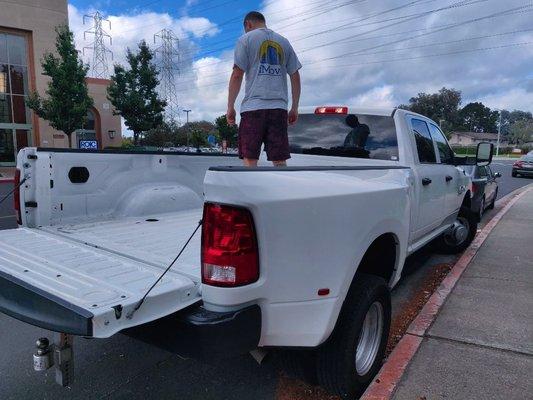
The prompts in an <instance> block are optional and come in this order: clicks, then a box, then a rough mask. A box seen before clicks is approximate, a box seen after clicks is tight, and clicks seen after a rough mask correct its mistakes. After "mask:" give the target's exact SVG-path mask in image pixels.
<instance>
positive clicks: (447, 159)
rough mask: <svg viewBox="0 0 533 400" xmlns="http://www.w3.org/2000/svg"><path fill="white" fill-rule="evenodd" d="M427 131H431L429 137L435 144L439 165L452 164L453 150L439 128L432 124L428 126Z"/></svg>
mask: <svg viewBox="0 0 533 400" xmlns="http://www.w3.org/2000/svg"><path fill="white" fill-rule="evenodd" d="M429 129H430V131H431V137H432V138H433V140H434V141H435V143H436V144H437V149H438V150H439V156H440V162H441V164H453V158H454V155H453V150H452V149H451V148H450V146H449V145H448V142H447V141H446V138H445V137H444V134H443V133H442V132H441V130H440V129H439V128H437V127H436V126H435V125H433V124H429Z"/></svg>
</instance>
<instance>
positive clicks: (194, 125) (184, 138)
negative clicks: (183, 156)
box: [177, 121, 215, 146]
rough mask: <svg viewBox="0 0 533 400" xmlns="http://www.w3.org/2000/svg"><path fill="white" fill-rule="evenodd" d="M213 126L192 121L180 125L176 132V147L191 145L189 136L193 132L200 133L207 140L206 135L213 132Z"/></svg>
mask: <svg viewBox="0 0 533 400" xmlns="http://www.w3.org/2000/svg"><path fill="white" fill-rule="evenodd" d="M214 129H215V125H213V123H211V122H209V121H194V122H189V123H188V124H184V125H182V126H181V127H180V128H179V130H178V135H177V136H178V138H177V142H178V143H177V145H178V146H185V145H187V144H189V145H193V144H192V142H191V135H192V132H193V131H200V132H202V133H203V134H204V136H205V137H206V138H207V135H208V134H209V133H211V132H213V131H214ZM206 140H207V139H206Z"/></svg>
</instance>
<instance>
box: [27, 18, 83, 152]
mask: <svg viewBox="0 0 533 400" xmlns="http://www.w3.org/2000/svg"><path fill="white" fill-rule="evenodd" d="M56 33H57V37H56V52H57V55H55V54H53V53H50V52H48V53H45V55H44V57H43V59H42V61H41V66H42V68H43V71H44V75H46V76H49V77H50V81H49V82H48V88H47V90H46V95H47V97H46V98H43V97H41V96H40V95H39V94H38V93H37V92H33V93H31V94H30V96H29V98H28V100H27V105H28V107H29V108H31V109H32V110H33V111H34V112H35V113H36V114H37V115H38V116H39V117H41V118H43V119H45V120H47V121H48V122H49V123H50V125H51V126H52V128H54V129H57V130H59V131H62V132H63V133H65V135H67V137H68V144H69V147H72V139H71V135H72V132H74V131H75V130H76V129H80V128H81V127H82V126H83V124H84V123H85V121H86V118H87V111H89V108H91V107H92V106H93V100H92V99H91V98H90V97H89V92H88V89H87V82H86V81H85V78H86V77H87V71H88V69H89V67H88V66H87V65H84V64H83V62H82V61H81V60H80V59H79V57H78V52H77V51H76V47H75V45H74V35H73V33H72V32H71V31H70V30H69V28H68V26H66V25H61V26H58V27H57V28H56Z"/></svg>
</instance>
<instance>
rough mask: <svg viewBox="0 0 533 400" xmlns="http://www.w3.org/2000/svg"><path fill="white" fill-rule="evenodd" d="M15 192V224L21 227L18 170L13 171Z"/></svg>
mask: <svg viewBox="0 0 533 400" xmlns="http://www.w3.org/2000/svg"><path fill="white" fill-rule="evenodd" d="M14 184H15V188H16V189H15V192H14V193H13V201H14V203H15V211H16V212H17V224H19V225H22V216H21V214H20V188H19V187H18V186H19V185H20V169H18V168H17V169H16V170H15V182H14Z"/></svg>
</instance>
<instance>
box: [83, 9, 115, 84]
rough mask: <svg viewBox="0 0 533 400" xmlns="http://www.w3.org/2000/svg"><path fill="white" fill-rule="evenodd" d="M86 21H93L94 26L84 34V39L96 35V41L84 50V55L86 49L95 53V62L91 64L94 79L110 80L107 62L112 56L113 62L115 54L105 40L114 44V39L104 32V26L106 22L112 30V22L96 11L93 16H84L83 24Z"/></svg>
mask: <svg viewBox="0 0 533 400" xmlns="http://www.w3.org/2000/svg"><path fill="white" fill-rule="evenodd" d="M86 19H92V21H93V26H92V27H91V28H90V29H88V30H86V31H85V32H83V39H84V40H87V39H86V38H87V34H89V35H94V41H93V42H92V43H91V44H90V45H89V46H85V47H84V48H83V54H84V55H85V49H89V50H91V51H92V53H93V61H92V63H91V75H92V76H93V77H94V78H104V79H107V78H109V64H108V61H107V56H108V55H111V60H112V59H113V52H112V51H111V50H109V49H108V48H107V47H106V45H105V38H108V39H109V44H110V45H112V44H113V39H112V38H111V36H110V35H109V34H108V33H107V32H106V31H104V29H103V27H102V24H103V23H104V22H106V23H108V24H109V29H110V30H111V21H109V20H107V19H104V17H103V15H102V14H100V12H99V11H96V12H95V13H94V14H92V15H84V16H83V24H84V25H85V20H86Z"/></svg>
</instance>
